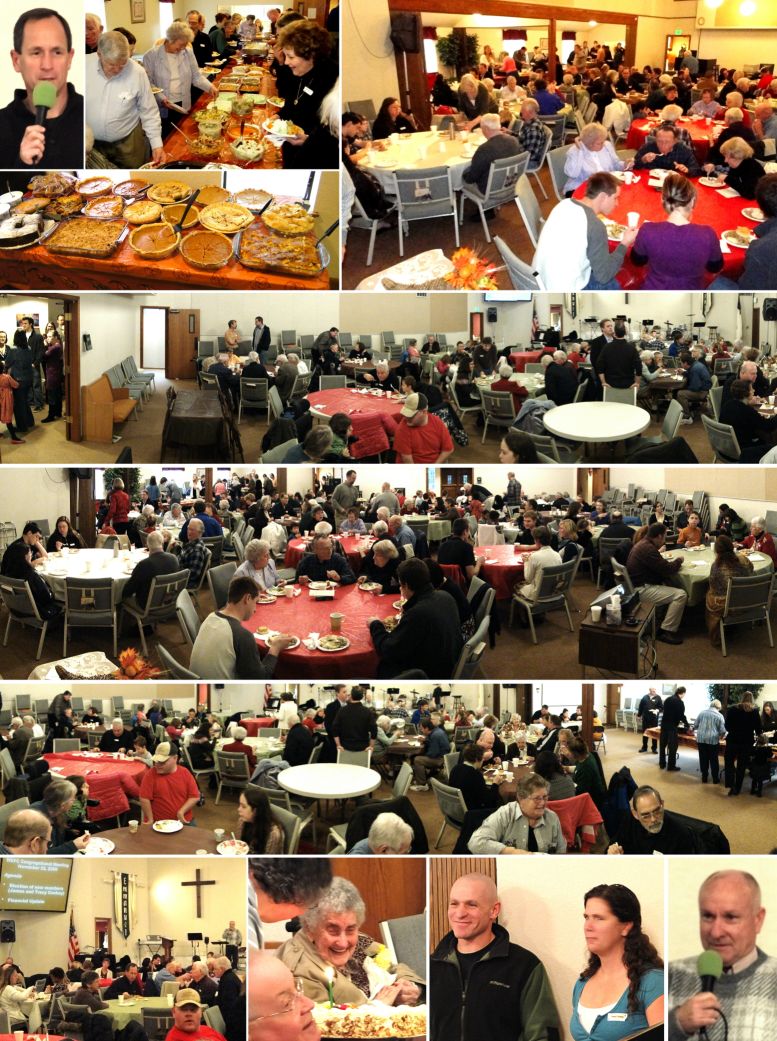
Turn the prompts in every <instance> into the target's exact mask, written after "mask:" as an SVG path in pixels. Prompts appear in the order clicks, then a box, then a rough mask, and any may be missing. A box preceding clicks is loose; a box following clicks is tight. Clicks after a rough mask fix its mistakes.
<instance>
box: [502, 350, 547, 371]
mask: <svg viewBox="0 0 777 1041" xmlns="http://www.w3.org/2000/svg"><path fill="white" fill-rule="evenodd" d="M541 354H542V351H512V352H511V353H510V364H511V365H512V367H513V368H514V369H515V371H516V372H525V371H526V365H527V363H528V362H538V361H539V360H540V356H541Z"/></svg>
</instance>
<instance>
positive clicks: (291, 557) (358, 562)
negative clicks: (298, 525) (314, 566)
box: [283, 535, 371, 575]
mask: <svg viewBox="0 0 777 1041" xmlns="http://www.w3.org/2000/svg"><path fill="white" fill-rule="evenodd" d="M334 537H335V538H336V539H337V541H338V542H339V543H340V546H341V547H342V550H343V553H345V556H346V558H347V560H348V563H349V565H350V568H351V571H353V573H354V574H355V575H358V574H359V572H360V571H361V566H362V560H363V557H362V555H361V553H360V552H359V547H360V546H365V545H366V543H365V542H364V538H363V536H361V535H335V536H334ZM370 544H371V541H370ZM307 547H308V539H290V540H289V542H288V544H287V546H286V556H285V557H284V558H283V566H284V567H289V568H291V567H293V568H296V566H297V564H299V562H300V560H302V557H303V554H304V553H305V551H306V550H307Z"/></svg>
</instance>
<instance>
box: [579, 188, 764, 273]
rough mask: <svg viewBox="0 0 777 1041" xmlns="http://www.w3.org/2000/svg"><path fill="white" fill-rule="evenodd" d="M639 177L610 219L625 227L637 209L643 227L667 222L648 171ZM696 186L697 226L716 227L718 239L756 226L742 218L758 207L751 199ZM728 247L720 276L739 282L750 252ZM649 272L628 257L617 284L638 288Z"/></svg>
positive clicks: (613, 244) (624, 191)
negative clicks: (748, 209) (734, 230)
mask: <svg viewBox="0 0 777 1041" xmlns="http://www.w3.org/2000/svg"><path fill="white" fill-rule="evenodd" d="M638 176H639V180H638V181H637V182H636V183H632V184H622V185H621V193H620V197H619V199H618V205H617V206H616V207H615V209H614V210H613V212H612V214H611V215H610V219H611V220H614V221H617V222H618V223H619V224H626V222H627V217H626V214H627V213H628V212H629V211H630V210H636V212H637V213H639V215H640V225H642V224H643V223H644V222H645V221H664V220H666V213H665V212H664V208H663V206H662V205H661V190H660V189H657V188H653V187H649V186H648V183H647V182H648V171H647V170H640V171H639V172H638ZM694 183H695V184H696V188H697V191H698V197H697V200H696V208H695V209H694V211H693V222H694V224H708V225H709V226H710V227H711V228H714V230H715V232H716V233H717V235H718V237H720V235H721V234H722V233H723V232H724V231H727V230H730V229H732V228H736V227H739V226H740V225H742V226H746V227H748V228H755V227H756V224H755V222H754V221H751V220H748V219H747V217H744V216H743V215H742V210H743V209H744V208H745V207H747V206H754V205H755V203H753V202H752V201H751V200H748V199H743V198H741V197H739V198H736V199H723V198H721V196H720V192H718V191H716V190H715V189H714V188H707V187H705V186H704V185H703V184H699V183H698V181H697V182H694ZM585 188H586V185H585V184H581V185H580V187H579V188H576V189H575V192H574V198H576V199H579V198H582V196H583V195H584V194H585ZM616 246H617V242H611V243H610V251H612V250H614V249H615V248H616ZM729 248H730V249H731V252H730V253H725V252H724V254H723V270H722V271H721V272H720V274H721V275H725V276H726V277H727V278H733V279H738V278H739V276H740V275H741V274H742V268H743V267H744V263H745V253H746V252H747V251H746V250H744V249H737V248H736V247H735V246H731V247H729ZM630 252H631V251H629V253H630ZM647 272H648V267H647V266H645V267H643V268H640V267H636V266H635V265H634V264H632V263H631V259H630V256H629V255H627V257H626V262H625V264H624V265H623V267H622V268H621V270H620V272H619V273H618V281H619V282H620V284H621V285H622V286H623V288H624V289H638V288H639V286H640V285H641V284H642V283H643V282H644V281H645V278H646V277H647ZM715 277H716V276H715V275H710V276H709V281H710V282H711V281H712V280H713V278H715ZM677 288H678V289H683V288H684V287H683V286H677Z"/></svg>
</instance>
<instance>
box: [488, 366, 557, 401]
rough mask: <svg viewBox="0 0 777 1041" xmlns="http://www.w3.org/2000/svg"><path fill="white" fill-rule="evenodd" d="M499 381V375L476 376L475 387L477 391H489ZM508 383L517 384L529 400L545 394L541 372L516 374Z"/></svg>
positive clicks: (543, 377)
mask: <svg viewBox="0 0 777 1041" xmlns="http://www.w3.org/2000/svg"><path fill="white" fill-rule="evenodd" d="M500 379H501V377H500V376H499V375H494V376H478V378H477V379H476V380H475V386H476V387H477V388H478V390H489V389H490V388H491V384H492V383H496V382H497V381H498V380H500ZM510 382H511V383H517V384H518V386H519V387H525V388H526V390H527V391H528V394H529V397H530V398H534V397H536V396H537V395H538V394H544V393H545V375H544V373H541V372H518V373H515V375H513V376H511V377H510Z"/></svg>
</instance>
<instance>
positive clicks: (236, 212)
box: [200, 202, 254, 235]
mask: <svg viewBox="0 0 777 1041" xmlns="http://www.w3.org/2000/svg"><path fill="white" fill-rule="evenodd" d="M253 220H254V215H253V213H251V211H250V210H247V209H246V208H245V206H239V205H238V204H237V203H234V202H220V203H216V204H215V205H213V206H206V207H205V209H204V210H202V212H201V213H200V224H202V226H203V228H207V229H208V231H220V232H222V233H223V234H226V235H233V234H234V233H235V232H236V231H240V229H241V228H247V227H248V225H249V224H252V223H253Z"/></svg>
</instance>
